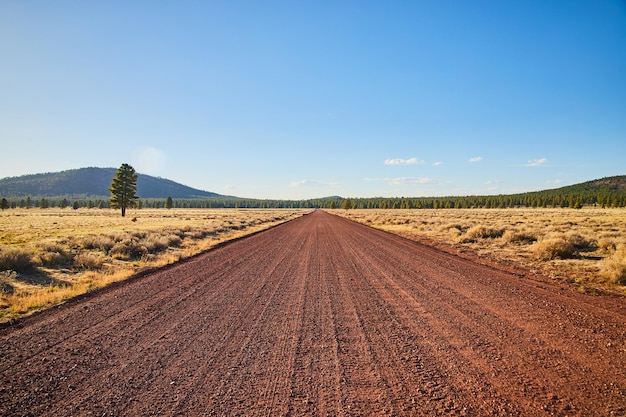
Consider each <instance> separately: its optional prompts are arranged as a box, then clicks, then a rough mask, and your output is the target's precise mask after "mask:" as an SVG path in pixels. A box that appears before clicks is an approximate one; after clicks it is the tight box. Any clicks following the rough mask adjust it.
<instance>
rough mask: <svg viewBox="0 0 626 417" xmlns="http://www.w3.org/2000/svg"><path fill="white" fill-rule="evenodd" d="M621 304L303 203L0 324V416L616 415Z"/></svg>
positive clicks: (623, 410) (619, 410) (625, 351)
mask: <svg viewBox="0 0 626 417" xmlns="http://www.w3.org/2000/svg"><path fill="white" fill-rule="evenodd" d="M625 317H626V303H625V302H624V298H623V297H620V296H612V295H599V296H595V297H592V296H589V295H586V294H581V293H579V292H577V291H575V290H573V289H572V288H571V286H566V285H562V284H558V283H554V282H551V281H550V280H549V279H547V278H543V277H542V276H535V275H532V274H530V273H529V274H520V273H517V274H512V273H509V272H506V271H503V270H500V269H498V268H494V267H491V266H488V265H484V264H481V263H478V262H475V261H474V260H472V259H469V258H468V257H465V258H460V257H458V256H454V255H452V254H450V253H446V252H444V251H441V250H438V249H436V248H433V247H429V246H426V245H422V244H419V243H416V242H413V241H410V240H407V239H404V238H402V237H399V236H397V235H393V234H390V233H386V232H383V231H380V230H375V229H372V228H369V227H365V226H363V225H359V224H357V223H355V222H351V221H349V220H346V219H342V218H339V217H336V216H331V215H329V214H327V213H324V212H321V211H316V212H314V213H312V214H310V215H306V216H303V217H301V218H299V219H296V220H293V221H291V222H289V223H285V224H283V225H280V226H277V227H275V228H273V229H271V230H269V231H265V232H262V233H259V234H256V235H254V236H251V237H248V238H245V239H242V240H239V241H236V242H233V243H230V244H227V245H225V246H222V247H219V248H217V249H215V250H212V251H210V252H208V253H206V254H203V255H201V256H198V257H195V258H193V259H191V260H188V261H185V262H182V263H180V264H176V265H173V266H168V267H165V268H164V269H162V270H161V271H158V272H156V273H153V274H148V275H145V276H141V277H138V278H135V279H131V280H130V281H126V282H124V283H121V284H116V285H114V286H112V287H108V288H106V289H104V290H100V291H98V292H96V293H94V294H91V295H88V296H85V297H83V298H82V299H79V300H74V301H71V302H68V303H66V304H64V305H61V306H59V307H55V308H52V309H49V310H47V311H45V312H43V313H41V314H38V315H35V316H32V317H29V318H27V319H24V320H22V321H20V322H18V324H16V325H14V326H6V327H5V328H4V329H2V330H0V355H1V357H2V362H1V363H0V415H6V416H9V415H10V416H31V415H37V416H58V415H124V416H136V415H160V416H211V415H216V416H217V415H228V416H236V415H246V416H261V415H263V416H267V415H278V416H281V415H282V416H327V415H337V416H359V415H376V416H384V415H388V416H432V415H460V416H464V415H465V416H487V415H489V416H492V415H501V416H510V415H520V416H522V415H523V416H527V415H538V416H541V415H546V416H548V415H571V416H576V415H578V416H607V415H616V416H619V415H626V367H624V363H625V359H626V344H625V340H626V319H625Z"/></svg>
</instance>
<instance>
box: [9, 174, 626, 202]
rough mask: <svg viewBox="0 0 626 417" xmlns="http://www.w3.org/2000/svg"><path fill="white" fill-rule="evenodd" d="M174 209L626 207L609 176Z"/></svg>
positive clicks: (623, 192) (625, 192)
mask: <svg viewBox="0 0 626 417" xmlns="http://www.w3.org/2000/svg"><path fill="white" fill-rule="evenodd" d="M171 201H172V204H171V205H172V208H329V209H332V208H343V209H452V208H459V209H460V208H513V207H537V208H540V207H554V208H556V207H559V208H574V209H576V208H582V207H583V206H595V207H602V208H611V207H626V176H618V177H609V178H603V179H601V180H594V181H589V182H586V183H582V184H577V185H572V186H568V187H562V188H557V189H553V190H545V191H537V192H528V193H521V194H508V195H486V196H450V197H415V198H409V197H397V198H383V197H375V198H343V197H326V198H317V199H309V200H259V199H247V198H238V197H225V196H219V197H208V198H173V199H172V200H171ZM139 204H140V207H139V208H165V207H166V206H167V198H143V199H140V200H139ZM16 207H21V208H28V207H39V208H48V207H61V208H66V207H71V208H75V209H78V208H84V207H86V208H109V200H108V197H105V196H103V197H101V198H98V197H87V196H76V195H74V196H56V197H37V196H33V197H12V198H3V199H2V208H3V209H8V208H16Z"/></svg>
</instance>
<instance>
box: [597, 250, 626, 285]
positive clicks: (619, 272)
mask: <svg viewBox="0 0 626 417" xmlns="http://www.w3.org/2000/svg"><path fill="white" fill-rule="evenodd" d="M600 276H601V277H603V278H604V279H605V280H606V281H607V282H608V283H610V284H616V285H626V245H620V246H618V247H617V248H616V250H615V252H614V253H613V254H612V255H610V256H608V257H607V258H605V259H604V260H603V261H602V263H601V267H600Z"/></svg>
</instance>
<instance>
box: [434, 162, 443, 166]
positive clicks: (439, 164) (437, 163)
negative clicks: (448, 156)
mask: <svg viewBox="0 0 626 417" xmlns="http://www.w3.org/2000/svg"><path fill="white" fill-rule="evenodd" d="M433 165H434V166H436V167H440V166H442V165H443V162H441V161H437V162H435V163H434V164H433Z"/></svg>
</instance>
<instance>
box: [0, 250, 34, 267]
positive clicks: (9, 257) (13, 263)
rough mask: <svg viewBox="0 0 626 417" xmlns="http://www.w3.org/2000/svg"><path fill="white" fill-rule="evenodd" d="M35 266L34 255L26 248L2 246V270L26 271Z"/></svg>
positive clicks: (0, 263)
mask: <svg viewBox="0 0 626 417" xmlns="http://www.w3.org/2000/svg"><path fill="white" fill-rule="evenodd" d="M33 267H34V264H33V259H32V256H31V254H30V252H28V251H27V250H26V249H22V248H10V247H0V271H15V272H24V271H29V270H31V269H33Z"/></svg>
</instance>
